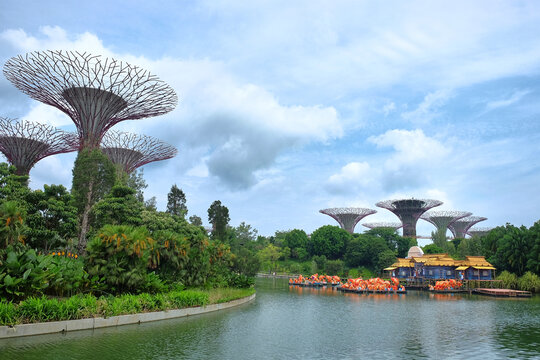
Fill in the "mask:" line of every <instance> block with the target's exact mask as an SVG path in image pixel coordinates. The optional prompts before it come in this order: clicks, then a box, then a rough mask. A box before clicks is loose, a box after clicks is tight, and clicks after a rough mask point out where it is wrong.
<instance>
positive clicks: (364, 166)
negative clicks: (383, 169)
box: [326, 161, 377, 194]
mask: <svg viewBox="0 0 540 360" xmlns="http://www.w3.org/2000/svg"><path fill="white" fill-rule="evenodd" d="M376 176H377V170H376V169H373V168H371V166H370V165H369V164H368V163H367V162H365V161H364V162H350V163H348V164H347V165H345V166H343V167H342V168H341V171H340V172H339V173H337V174H334V175H331V176H330V178H329V179H328V181H327V183H326V189H327V190H328V191H330V192H331V193H336V194H339V193H342V194H346V193H353V192H359V191H361V190H362V189H366V188H368V187H369V186H375V185H376V183H374V182H373V179H374V178H375V177H376Z"/></svg>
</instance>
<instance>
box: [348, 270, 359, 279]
mask: <svg viewBox="0 0 540 360" xmlns="http://www.w3.org/2000/svg"><path fill="white" fill-rule="evenodd" d="M347 276H348V277H349V278H351V279H356V278H358V277H359V276H360V272H359V271H358V269H356V268H352V269H349V273H348V275H347Z"/></svg>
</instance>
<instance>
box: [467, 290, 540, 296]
mask: <svg viewBox="0 0 540 360" xmlns="http://www.w3.org/2000/svg"><path fill="white" fill-rule="evenodd" d="M472 292H473V293H474V294H480V295H489V296H497V297H531V296H532V294H531V292H530V291H520V290H512V289H486V288H478V289H472Z"/></svg>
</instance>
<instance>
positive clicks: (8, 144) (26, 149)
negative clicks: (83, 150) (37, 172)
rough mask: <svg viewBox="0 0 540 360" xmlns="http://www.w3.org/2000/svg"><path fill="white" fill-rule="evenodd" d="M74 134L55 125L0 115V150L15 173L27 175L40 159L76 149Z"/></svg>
mask: <svg viewBox="0 0 540 360" xmlns="http://www.w3.org/2000/svg"><path fill="white" fill-rule="evenodd" d="M78 144H79V143H78V138H77V135H76V134H73V133H68V132H65V131H62V130H59V129H56V128H55V127H52V126H49V125H44V124H38V123H33V122H29V121H24V120H22V121H17V120H16V119H8V118H2V117H0V151H1V152H2V153H3V154H4V156H5V157H6V158H7V160H8V161H9V163H10V164H11V165H14V166H15V168H16V172H15V173H16V174H17V175H28V174H29V173H30V169H32V167H33V166H34V165H35V164H36V163H37V162H38V161H39V160H41V159H43V158H45V157H47V156H50V155H55V154H61V153H68V152H72V151H77V149H78Z"/></svg>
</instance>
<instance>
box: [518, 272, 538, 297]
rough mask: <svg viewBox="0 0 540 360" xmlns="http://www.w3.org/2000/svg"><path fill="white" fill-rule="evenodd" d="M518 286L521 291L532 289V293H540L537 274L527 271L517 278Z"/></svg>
mask: <svg viewBox="0 0 540 360" xmlns="http://www.w3.org/2000/svg"><path fill="white" fill-rule="evenodd" d="M518 287H519V289H520V290H523V291H532V292H534V293H540V278H539V277H538V275H536V274H533V273H532V272H530V271H527V272H526V273H525V274H523V276H522V277H520V278H519V280H518Z"/></svg>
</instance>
